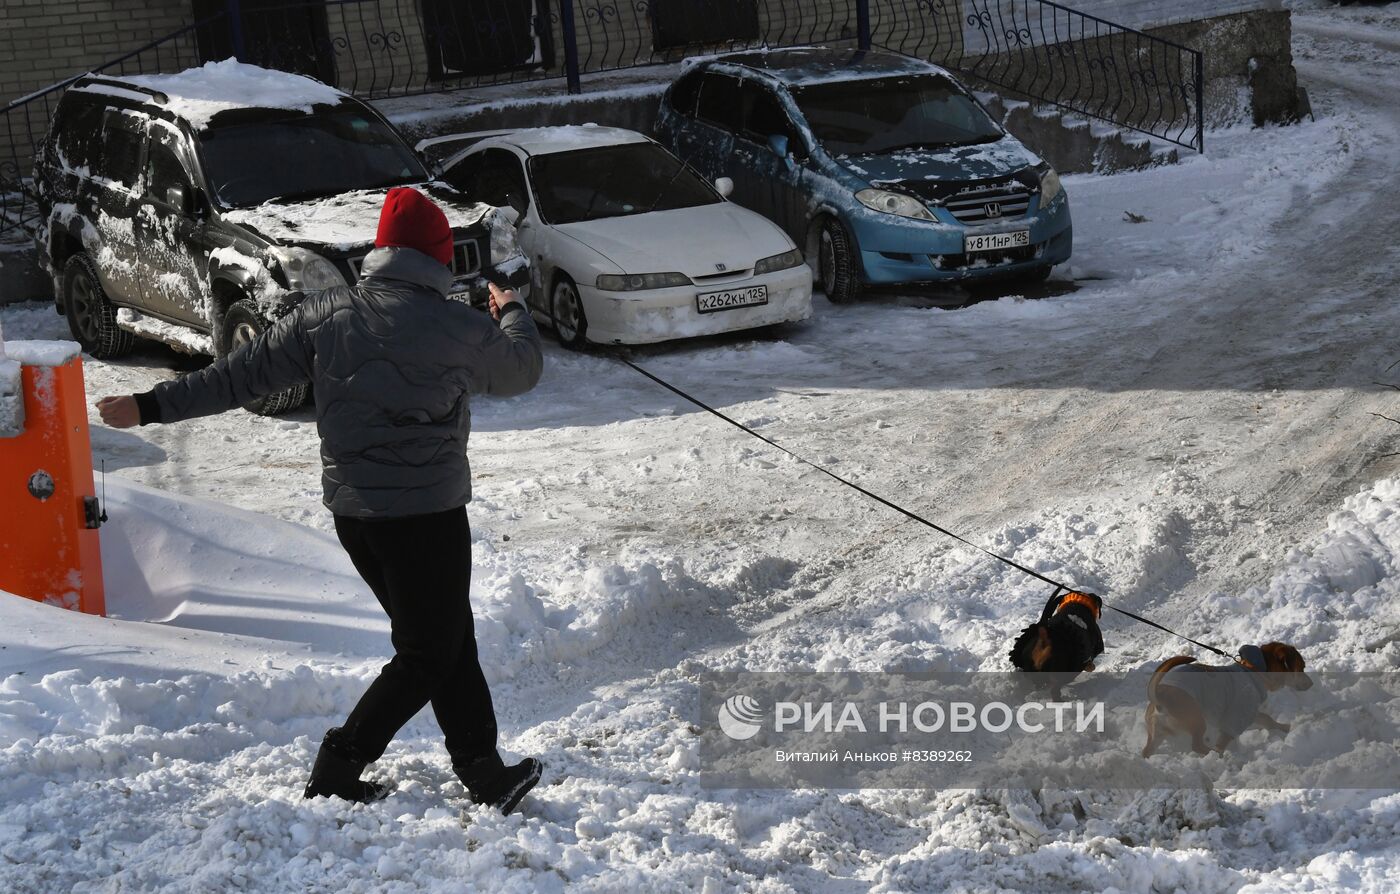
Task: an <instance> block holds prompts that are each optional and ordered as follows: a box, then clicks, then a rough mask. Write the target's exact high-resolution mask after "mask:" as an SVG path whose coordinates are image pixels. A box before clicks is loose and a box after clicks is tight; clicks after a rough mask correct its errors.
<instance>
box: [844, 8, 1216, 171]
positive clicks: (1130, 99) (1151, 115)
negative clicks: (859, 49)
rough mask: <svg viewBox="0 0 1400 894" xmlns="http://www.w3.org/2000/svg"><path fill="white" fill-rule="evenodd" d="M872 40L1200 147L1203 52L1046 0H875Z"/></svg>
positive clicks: (1202, 143)
mask: <svg viewBox="0 0 1400 894" xmlns="http://www.w3.org/2000/svg"><path fill="white" fill-rule="evenodd" d="M870 2H871V3H872V7H871V10H872V17H873V24H872V26H871V28H872V32H873V38H872V41H873V44H874V45H875V46H878V47H881V48H883V49H887V50H891V51H893V52H897V53H903V54H905V55H909V56H916V57H918V58H921V59H927V60H929V61H931V62H935V63H937V64H939V65H943V66H945V67H947V68H950V69H953V70H955V71H958V72H960V73H962V74H964V75H970V76H971V77H972V78H974V79H976V80H980V81H982V82H984V83H986V84H988V85H991V86H994V87H997V88H1000V89H1002V90H1009V91H1011V92H1013V93H1017V94H1020V95H1021V96H1023V97H1025V98H1027V99H1030V100H1033V101H1035V102H1040V103H1048V104H1050V105H1054V106H1058V107H1060V108H1062V109H1066V110H1069V111H1071V112H1075V113H1078V114H1080V115H1084V116H1087V117H1090V118H1097V119H1099V120H1102V121H1108V122H1111V123H1113V124H1115V125H1118V126H1119V127H1125V128H1129V129H1132V130H1137V131H1141V132H1142V133H1146V134H1150V135H1151V136H1154V137H1157V138H1158V139H1161V140H1165V141H1167V142H1170V143H1175V144H1177V145H1180V146H1185V147H1187V148H1190V149H1195V150H1197V151H1204V148H1205V116H1204V114H1203V109H1204V87H1205V84H1204V57H1203V56H1202V54H1201V52H1200V51H1199V50H1193V49H1191V48H1190V47H1185V46H1182V45H1181V44H1177V43H1173V42H1172V41H1170V40H1165V39H1163V38H1161V37H1157V36H1156V35H1152V34H1147V33H1145V32H1143V31H1138V30H1135V29H1133V28H1127V27H1124V26H1122V25H1117V24H1114V23H1113V22H1109V21H1106V20H1104V19H1101V18H1099V17H1097V16H1092V15H1088V14H1086V13H1082V12H1079V11H1077V10H1074V9H1071V8H1070V7H1068V6H1062V5H1061V4H1059V3H1053V2H1049V0H870Z"/></svg>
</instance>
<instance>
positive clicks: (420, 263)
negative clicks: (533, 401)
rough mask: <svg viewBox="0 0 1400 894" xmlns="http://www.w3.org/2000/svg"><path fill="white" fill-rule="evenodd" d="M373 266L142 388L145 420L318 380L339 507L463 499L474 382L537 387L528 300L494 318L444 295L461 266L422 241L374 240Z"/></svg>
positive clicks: (536, 348)
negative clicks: (419, 246) (246, 337)
mask: <svg viewBox="0 0 1400 894" xmlns="http://www.w3.org/2000/svg"><path fill="white" fill-rule="evenodd" d="M362 275H363V278H362V279H361V280H360V282H359V284H358V285H356V286H353V287H349V288H346V287H341V288H333V289H327V290H325V291H324V292H318V293H312V294H311V295H309V296H308V297H307V298H306V300H305V301H303V302H302V303H301V305H300V306H299V307H297V308H296V309H295V310H293V311H292V312H291V313H289V314H288V315H287V316H285V317H283V318H282V319H281V320H279V321H278V322H277V323H276V325H274V326H272V327H271V328H270V329H268V330H267V332H265V333H263V335H262V336H260V337H259V338H257V339H256V340H254V341H252V342H250V343H249V344H247V345H245V346H243V347H241V348H239V349H238V350H236V351H233V352H232V353H230V354H229V355H228V356H227V357H224V358H220V359H219V360H217V361H215V362H214V363H213V364H211V365H210V366H209V367H207V368H205V369H203V370H201V371H200V372H197V373H192V374H190V375H187V376H183V377H181V378H179V379H177V380H175V381H171V382H162V383H161V384H160V385H157V386H156V387H155V388H154V389H152V391H151V392H148V393H147V394H144V395H138V396H137V400H138V401H139V402H142V405H143V406H142V422H143V423H145V422H148V421H159V422H176V421H179V420H181V419H191V418H194V417H196V416H208V415H210V414H213V413H220V412H223V411H225V410H230V409H233V408H234V407H237V406H241V405H242V404H245V403H248V402H250V401H252V400H254V399H256V398H259V397H263V396H265V395H268V394H276V393H277V392H279V391H282V390H284V389H286V388H289V387H291V386H294V385H297V384H300V383H303V382H311V383H313V384H314V386H315V391H316V427H317V430H318V431H319V432H320V435H321V463H322V466H323V475H322V482H323V484H324V486H325V503H326V506H327V507H329V508H330V510H331V511H332V512H334V513H335V514H337V515H349V516H357V517H362V518H363V517H396V516H404V515H419V514H423V513H429V512H440V511H442V510H445V509H452V508H454V507H457V506H461V505H463V504H465V503H466V502H467V501H469V500H470V499H471V473H470V470H469V468H468V466H467V454H466V450H467V435H468V433H469V432H470V430H471V410H470V407H469V406H468V395H469V394H473V393H478V394H493V395H498V396H502V397H508V396H511V395H515V394H522V393H524V392H526V391H529V390H530V389H531V388H533V387H535V383H536V382H538V381H539V378H540V371H541V368H542V366H543V363H544V360H543V355H542V354H541V351H540V336H539V332H538V331H537V330H536V329H535V323H534V321H533V320H532V319H530V314H529V312H528V311H526V310H525V308H524V305H522V304H520V303H518V302H515V303H512V304H510V305H508V306H507V311H506V312H505V313H504V314H502V316H501V321H500V325H499V326H497V324H496V322H495V321H494V320H492V319H491V317H490V316H489V315H487V314H485V313H483V312H481V311H479V310H475V309H473V308H471V307H469V306H468V305H466V304H465V303H463V302H460V301H454V300H449V299H447V298H446V295H447V290H448V288H449V287H450V285H451V283H452V274H451V273H450V272H449V271H448V269H447V268H446V267H444V266H443V265H442V264H440V263H438V262H437V261H435V260H433V259H432V258H430V257H428V256H427V255H425V254H422V253H421V252H418V251H416V250H414V249H411V248H379V249H375V250H374V251H372V252H370V253H369V255H368V256H366V257H365V261H364V266H363V268H362ZM143 399H144V400H143ZM152 399H153V400H154V404H155V405H158V407H159V414H158V415H159V418H158V419H154V420H151V419H147V418H146V417H147V415H150V414H148V413H147V408H148V407H151V406H152Z"/></svg>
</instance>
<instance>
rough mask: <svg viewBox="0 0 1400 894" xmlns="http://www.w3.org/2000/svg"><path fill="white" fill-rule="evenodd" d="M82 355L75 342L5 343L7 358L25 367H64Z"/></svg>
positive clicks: (37, 341) (45, 340)
mask: <svg viewBox="0 0 1400 894" xmlns="http://www.w3.org/2000/svg"><path fill="white" fill-rule="evenodd" d="M80 353H82V348H80V347H79V346H78V343H77V342H75V341H62V340H49V339H26V340H24V341H10V342H6V343H5V356H7V357H8V358H9V359H11V360H14V361H16V362H18V363H22V364H24V365H25V366H47V367H53V366H62V365H63V364H65V363H67V362H68V361H70V360H72V359H73V358H74V357H77V356H78V354H80Z"/></svg>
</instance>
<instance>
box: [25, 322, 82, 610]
mask: <svg viewBox="0 0 1400 894" xmlns="http://www.w3.org/2000/svg"><path fill="white" fill-rule="evenodd" d="M63 348H64V345H63V344H62V343H55V342H10V343H9V344H5V343H4V342H2V341H0V351H3V352H4V353H7V354H8V355H9V359H10V360H17V361H19V362H20V364H21V365H22V372H21V380H22V383H23V392H24V414H23V422H22V423H21V424H22V426H23V431H22V432H21V433H20V434H18V435H16V436H14V437H0V556H2V557H3V559H0V590H6V591H8V592H10V593H14V594H15V595H18V596H24V597H26V598H29V599H34V600H38V601H40V602H45V603H48V604H50V605H58V606H62V607H63V608H72V609H79V610H81V611H84V612H87V613H88V614H93V615H102V614H105V612H106V602H105V599H104V595H103V589H102V553H101V547H100V544H99V542H98V535H97V527H98V525H100V524H101V520H100V519H99V517H98V515H99V510H98V505H97V498H96V494H95V493H94V488H93V481H92V445H91V442H90V441H89V438H88V421H87V400H86V392H85V391H84V388H83V362H82V358H81V357H80V356H78V354H77V345H72V346H71V348H72V349H71V350H63ZM0 359H3V356H0Z"/></svg>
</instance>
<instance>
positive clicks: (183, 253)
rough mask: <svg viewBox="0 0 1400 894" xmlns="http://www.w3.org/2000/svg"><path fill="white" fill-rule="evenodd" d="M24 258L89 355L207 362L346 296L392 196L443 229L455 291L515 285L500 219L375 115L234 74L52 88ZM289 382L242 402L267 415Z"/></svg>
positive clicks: (285, 402)
mask: <svg viewBox="0 0 1400 894" xmlns="http://www.w3.org/2000/svg"><path fill="white" fill-rule="evenodd" d="M34 182H35V188H36V192H37V194H38V196H39V206H40V211H41V213H42V221H43V225H42V226H41V227H40V229H39V232H38V236H37V241H38V250H39V257H40V260H41V261H42V262H44V263H45V264H46V266H47V268H48V270H49V271H50V273H51V274H52V276H53V280H54V299H55V304H56V305H57V308H58V311H59V313H62V314H65V315H66V316H67V318H68V323H69V326H70V328H71V329H72V331H73V336H74V338H76V339H77V340H78V341H79V342H80V343H81V344H82V346H83V348H84V349H85V350H86V351H87V352H88V353H90V354H91V355H92V356H94V357H100V358H110V357H116V356H120V355H121V354H123V353H125V352H127V351H129V350H130V349H131V348H132V346H133V344H134V340H135V338H136V337H137V336H142V337H147V338H153V339H157V340H160V341H164V342H167V343H169V344H172V345H174V346H175V347H177V348H180V349H182V350H185V351H189V352H195V353H205V354H210V355H213V356H222V355H224V354H227V353H228V352H230V351H232V350H233V349H235V348H237V347H238V346H239V345H240V344H242V343H244V342H247V341H249V340H251V339H253V338H255V337H256V336H257V335H258V333H260V332H262V331H263V330H264V329H265V328H267V326H268V325H270V324H271V322H272V321H274V320H276V319H277V318H278V317H279V316H281V315H282V314H284V313H286V311H287V310H288V309H289V308H291V307H293V306H295V304H296V303H297V302H298V301H300V300H301V297H302V295H303V293H305V292H308V291H315V290H318V289H325V288H329V287H331V286H338V285H342V284H346V283H354V282H355V281H356V280H357V279H358V278H359V265H360V261H361V259H362V258H363V257H364V256H365V254H367V253H368V252H369V250H370V249H371V248H372V247H373V244H374V235H375V230H376V227H377V224H378V219H379V210H380V206H381V205H382V204H383V201H384V196H385V194H386V193H387V192H388V190H389V189H390V188H391V187H394V186H414V187H416V188H418V189H420V190H422V191H423V192H424V193H426V194H428V195H429V196H431V197H432V198H433V199H434V200H435V201H436V202H437V203H438V205H440V206H441V207H442V209H443V210H444V211H445V212H446V213H447V216H448V220H449V221H450V222H451V224H452V228H453V234H454V241H455V242H456V251H455V253H454V257H453V271H454V273H456V279H455V282H456V286H455V295H457V296H460V297H462V298H463V299H466V300H473V301H480V300H483V298H484V292H485V287H486V283H485V279H486V278H488V277H490V278H493V279H497V281H500V280H506V281H509V282H512V283H513V284H516V285H519V284H520V282H521V281H523V280H524V278H525V277H523V276H521V274H523V273H525V272H526V271H525V270H524V267H525V262H524V259H523V258H522V257H521V256H520V255H519V253H518V251H517V250H516V247H515V239H514V229H513V227H512V218H511V217H509V216H508V213H507V214H504V215H503V214H502V213H501V212H500V211H499V210H498V209H496V208H493V207H491V206H489V205H483V204H479V203H475V202H472V201H470V200H469V199H468V198H467V197H466V196H464V195H462V194H461V193H459V192H457V191H455V190H454V189H452V187H450V186H448V185H447V184H445V183H441V182H439V181H436V180H434V178H433V175H432V174H431V173H430V171H429V169H428V168H427V167H426V166H425V164H424V162H423V161H422V160H421V159H420V158H419V157H418V155H417V154H416V153H415V152H414V151H413V149H412V148H410V147H409V145H408V144H407V143H406V142H404V140H403V138H402V137H401V136H400V135H399V134H398V132H397V131H396V130H395V129H394V128H393V126H392V125H390V124H389V122H388V121H386V120H385V119H384V118H383V117H382V116H381V115H380V114H379V113H378V112H376V111H375V110H374V109H372V108H371V107H370V106H368V105H366V104H365V103H363V102H360V101H359V100H357V99H355V98H353V97H351V96H347V95H346V94H344V93H341V92H340V91H338V90H335V89H334V88H331V87H328V86H326V85H325V84H322V83H320V82H319V81H315V80H312V79H310V78H305V77H301V76H298V75H291V74H286V73H283V72H276V71H268V70H266V69H262V68H257V67H254V66H249V65H242V64H239V63H237V62H233V61H231V60H230V61H226V62H218V63H210V64H208V65H205V66H203V67H202V68H194V69H190V70H188V71H185V72H181V73H180V74H174V75H151V76H139V77H124V78H120V79H112V78H104V77H96V76H88V77H85V78H82V79H80V80H78V81H77V82H76V83H74V84H73V86H72V87H70V88H69V89H68V90H67V92H65V93H64V95H63V98H62V100H61V101H60V102H59V105H58V108H57V110H56V111H55V114H54V120H53V123H52V125H51V127H50V130H49V134H48V136H47V137H46V138H45V140H44V143H43V145H42V146H41V147H40V151H39V153H38V156H37V160H36V163H35V171H34ZM305 397H306V389H305V387H299V388H296V389H293V390H291V391H289V392H284V393H282V394H278V395H273V396H271V397H268V398H265V399H263V400H262V401H259V402H258V403H257V404H255V405H253V406H250V407H249V409H250V410H253V411H255V412H259V413H264V414H272V413H279V412H283V411H286V410H288V409H291V408H292V407H295V406H297V405H298V404H300V403H301V402H302V401H303V400H304V399H305Z"/></svg>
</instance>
